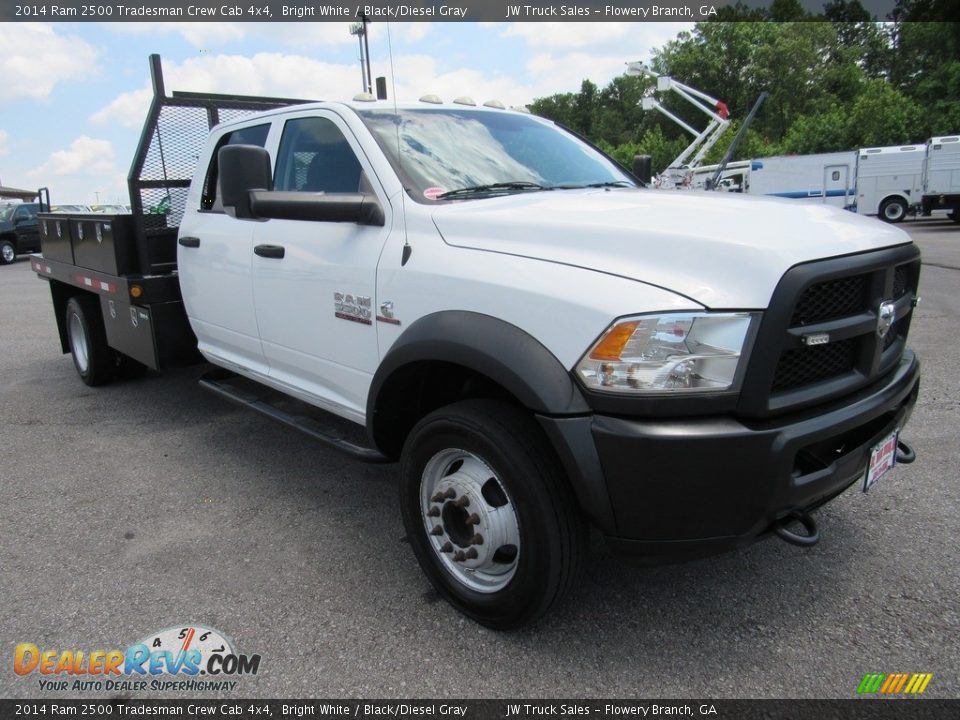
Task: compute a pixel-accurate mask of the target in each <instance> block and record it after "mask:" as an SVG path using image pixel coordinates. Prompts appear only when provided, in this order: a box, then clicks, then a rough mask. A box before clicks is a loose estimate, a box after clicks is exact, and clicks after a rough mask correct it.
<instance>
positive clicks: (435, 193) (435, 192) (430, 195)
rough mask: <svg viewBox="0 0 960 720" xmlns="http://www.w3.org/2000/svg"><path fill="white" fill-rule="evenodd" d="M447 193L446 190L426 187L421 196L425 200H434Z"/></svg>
mask: <svg viewBox="0 0 960 720" xmlns="http://www.w3.org/2000/svg"><path fill="white" fill-rule="evenodd" d="M446 191H447V189H446V188H442V187H428V188H427V189H426V190H424V191H423V196H424V197H425V198H426V199H427V200H436V199H437V198H438V197H439V196H440V195H443V194H444V193H445V192H446Z"/></svg>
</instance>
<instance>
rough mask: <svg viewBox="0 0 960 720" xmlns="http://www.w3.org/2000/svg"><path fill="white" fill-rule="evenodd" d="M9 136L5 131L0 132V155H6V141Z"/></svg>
mask: <svg viewBox="0 0 960 720" xmlns="http://www.w3.org/2000/svg"><path fill="white" fill-rule="evenodd" d="M9 138H10V134H9V133H8V132H7V131H6V130H0V155H6V154H7V140H8V139H9Z"/></svg>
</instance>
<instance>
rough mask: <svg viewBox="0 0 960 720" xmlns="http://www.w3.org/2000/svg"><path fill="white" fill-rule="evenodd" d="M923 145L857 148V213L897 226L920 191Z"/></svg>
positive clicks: (918, 198) (913, 206)
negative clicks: (873, 216) (872, 216)
mask: <svg viewBox="0 0 960 720" xmlns="http://www.w3.org/2000/svg"><path fill="white" fill-rule="evenodd" d="M926 155H927V148H926V146H924V145H892V146H889V147H872V148H861V149H860V150H859V151H858V152H857V181H856V188H857V212H858V213H860V214H861V215H876V216H877V217H879V218H880V219H881V220H885V221H886V222H889V223H898V222H900V221H901V220H903V219H904V218H905V217H907V215H908V214H909V213H910V212H912V211H914V210H915V208H916V206H917V205H918V203H919V202H920V198H921V194H922V192H923V166H924V161H925V159H926Z"/></svg>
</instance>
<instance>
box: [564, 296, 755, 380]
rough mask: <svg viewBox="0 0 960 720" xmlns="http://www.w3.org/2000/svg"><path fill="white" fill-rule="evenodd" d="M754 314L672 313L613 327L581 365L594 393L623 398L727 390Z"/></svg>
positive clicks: (580, 371) (582, 375) (579, 368)
mask: <svg viewBox="0 0 960 720" xmlns="http://www.w3.org/2000/svg"><path fill="white" fill-rule="evenodd" d="M752 319H753V315H751V314H750V313H670V314H664V315H644V316H638V317H632V318H625V319H623V320H620V321H618V322H616V323H614V324H613V325H612V326H611V327H610V328H609V329H608V330H607V331H606V332H605V333H604V334H603V336H602V337H601V338H600V339H599V340H598V341H597V342H596V344H594V346H593V347H592V348H590V351H589V352H587V354H586V355H584V356H583V358H582V359H581V360H580V362H579V363H578V364H577V375H579V377H580V378H581V379H582V380H583V382H585V383H586V385H587V387H589V388H591V389H593V390H605V391H610V392H621V393H668V392H710V391H714V392H716V391H720V390H729V389H730V388H731V387H732V386H733V382H734V379H735V378H736V373H737V365H738V363H739V362H740V354H741V352H742V351H743V346H744V343H745V342H746V339H747V333H748V331H749V330H750V322H751V320H752Z"/></svg>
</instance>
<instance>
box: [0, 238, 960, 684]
mask: <svg viewBox="0 0 960 720" xmlns="http://www.w3.org/2000/svg"><path fill="white" fill-rule="evenodd" d="M903 227H904V228H905V229H907V230H909V231H910V232H911V233H912V234H913V236H914V238H915V239H916V240H917V241H918V242H919V244H920V245H921V247H922V248H923V252H924V265H925V267H924V269H923V275H922V280H921V285H922V286H921V295H922V298H923V300H922V303H921V304H920V306H919V308H918V309H917V313H916V316H915V319H914V322H913V328H912V331H911V344H912V346H913V347H914V348H915V349H916V351H917V352H918V354H919V355H920V356H921V358H922V361H923V367H924V377H923V380H922V385H921V395H920V401H919V403H918V405H917V408H916V411H915V413H914V415H913V419H912V421H911V423H910V424H909V426H908V427H907V429H906V430H905V431H904V434H903V436H904V438H905V439H906V440H908V441H909V442H910V443H911V444H912V445H913V446H914V447H915V449H916V450H917V453H918V459H917V461H916V463H915V464H913V465H911V466H903V467H898V468H896V469H895V470H894V471H893V473H892V474H891V475H888V476H886V477H884V478H883V479H882V480H881V481H880V482H879V483H878V484H877V486H876V487H874V488H873V489H872V490H871V491H870V493H868V494H863V493H861V492H860V491H859V490H858V489H856V488H854V489H851V490H850V491H848V492H847V493H845V494H844V495H843V496H841V497H840V498H838V499H837V500H836V501H834V502H833V503H831V504H830V505H828V506H826V507H824V508H823V509H821V510H819V511H818V512H817V514H816V518H817V521H818V523H819V525H820V530H821V533H822V540H821V542H820V543H819V544H818V545H817V546H816V547H814V548H811V549H800V548H796V547H793V546H789V545H787V544H785V543H783V542H780V541H778V540H771V541H767V542H762V543H759V544H756V545H753V546H751V547H749V548H747V549H744V550H741V551H737V552H734V553H730V554H727V555H723V556H720V557H716V558H712V559H708V560H702V561H697V562H691V563H687V564H684V565H677V566H668V567H658V568H653V569H642V568H636V567H632V566H629V565H625V564H623V563H622V562H620V561H619V560H617V559H616V558H614V557H612V556H611V555H610V554H609V553H607V552H606V551H605V550H604V549H603V548H602V546H601V547H597V548H595V550H594V552H593V555H592V557H591V561H590V562H589V563H588V568H587V572H586V575H585V577H584V579H583V582H582V584H581V586H580V587H579V589H578V590H577V591H576V592H575V594H574V595H573V596H572V597H571V598H570V599H569V600H568V601H567V602H566V603H565V604H564V605H563V606H561V607H559V608H558V609H556V610H555V611H554V612H553V613H552V614H550V615H549V616H548V617H546V618H545V619H544V620H542V621H540V622H539V623H537V624H536V625H535V626H533V627H530V628H527V629H524V630H522V631H518V632H512V633H496V632H493V631H490V630H487V629H484V628H482V627H480V626H478V625H476V624H475V623H473V622H471V621H469V620H467V619H465V618H463V617H462V616H461V615H459V614H458V613H457V612H456V611H454V610H453V609H452V608H451V607H450V606H448V605H447V604H446V603H445V602H444V601H442V600H441V599H440V598H439V597H438V595H437V594H436V593H435V592H434V591H433V590H432V589H431V588H430V586H429V584H428V583H427V581H426V579H425V578H424V576H423V575H422V574H421V572H420V570H419V567H418V566H417V563H416V561H415V560H414V558H413V555H412V553H411V551H410V548H409V546H408V544H407V542H406V540H405V538H404V530H403V527H402V524H401V521H400V516H399V512H398V508H397V500H396V481H397V468H396V467H395V466H389V465H388V466H370V465H364V464H362V463H359V462H355V461H352V460H350V459H348V458H346V457H344V456H342V455H340V454H339V453H337V452H336V451H334V450H330V449H327V448H325V447H323V446H321V445H319V444H318V443H317V442H315V441H313V440H311V439H310V438H308V437H306V436H303V435H300V434H298V433H297V432H295V431H293V430H290V429H288V428H286V427H284V426H281V425H280V424H278V423H275V422H273V421H271V420H269V419H267V418H264V417H261V416H259V415H256V414H254V413H251V412H249V411H247V410H244V409H241V408H238V407H235V406H233V405H231V404H229V403H227V402H225V401H223V400H221V399H218V398H216V397H214V396H212V395H209V394H207V393H205V392H203V391H202V390H200V389H199V388H198V387H197V385H196V380H197V378H198V377H199V376H200V375H201V374H202V372H203V370H204V368H200V367H197V368H190V369H186V370H181V371H176V372H170V373H165V374H162V375H161V374H157V373H151V374H150V375H149V376H147V377H146V378H143V379H140V380H135V381H128V382H124V383H117V384H114V385H111V386H107V387H103V388H88V387H86V386H85V385H83V384H82V383H81V382H80V380H79V379H78V378H77V376H76V374H75V372H74V369H73V365H72V361H71V359H70V357H69V356H68V355H61V353H60V347H59V342H58V339H57V333H56V325H55V321H54V317H53V312H52V306H51V302H50V297H49V292H48V290H47V286H46V283H45V282H42V281H40V280H39V279H37V278H36V276H35V275H34V274H33V273H32V272H31V271H30V265H29V262H28V261H27V259H26V258H21V259H20V260H19V261H18V262H17V263H15V264H14V265H12V266H4V267H0V308H3V312H0V697H61V696H76V695H77V694H76V693H74V692H65V693H64V692H48V691H42V690H41V689H40V687H39V685H38V678H39V677H40V676H38V675H37V674H36V673H34V674H32V675H30V676H27V677H19V676H17V675H15V674H14V672H13V669H12V668H13V655H14V648H15V646H16V645H18V644H20V643H33V644H35V645H37V646H38V647H39V648H41V649H56V650H58V651H63V650H77V649H83V650H85V651H87V652H89V651H90V650H111V649H125V648H126V647H127V646H128V645H130V644H132V643H134V642H136V641H137V640H140V639H141V638H144V637H148V636H152V635H153V634H155V633H156V632H157V631H160V630H163V629H164V628H170V627H179V626H187V625H193V624H200V625H203V626H205V627H211V628H216V629H217V630H219V631H221V632H222V633H223V634H224V635H225V636H227V637H228V638H229V639H230V640H232V642H233V645H234V648H235V649H236V650H237V651H238V652H242V653H245V654H259V655H260V656H261V663H260V668H259V672H258V673H257V674H256V675H249V676H245V677H242V678H240V680H239V683H240V684H239V686H238V687H237V688H236V689H235V690H233V691H231V692H229V693H203V695H210V696H216V695H218V694H222V695H227V696H239V697H312V698H318V697H343V698H345V697H380V698H398V697H411V698H416V697H421V698H422V697H434V698H463V697H474V698H484V697H490V698H501V697H566V698H627V697H643V698H651V699H653V698H685V697H690V698H704V697H709V698H751V697H757V698H779V697H791V698H801V697H802V698H852V697H854V696H855V690H856V687H857V685H858V684H859V682H860V680H861V678H863V675H864V674H865V673H867V672H930V673H933V675H934V677H933V680H932V681H931V683H930V685H929V686H928V688H927V690H926V695H927V696H929V697H952V698H957V697H960V644H958V642H957V638H958V637H960V613H958V608H960V592H958V590H960V582H958V577H960V562H958V548H960V543H958V520H957V518H958V517H960V481H958V480H960V478H958V468H960V433H958V427H960V379H958V378H960V374H958V371H957V362H958V359H960V356H958V347H960V340H958V338H960V226H957V225H955V224H953V223H951V222H949V221H944V220H923V221H915V222H907V223H904V225H903ZM639 462H640V461H639V460H638V463H639ZM717 462H718V463H722V462H723V458H722V457H718V458H717ZM639 469H640V468H639V466H638V470H639ZM74 679H75V678H74V677H70V678H69V680H70V681H71V683H72V682H73V680H74ZM95 694H97V695H101V696H133V697H150V696H154V695H157V694H160V695H165V696H167V697H177V696H180V693H176V692H171V693H156V692H147V693H140V692H128V691H125V690H122V689H121V690H119V691H114V692H102V693H95Z"/></svg>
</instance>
